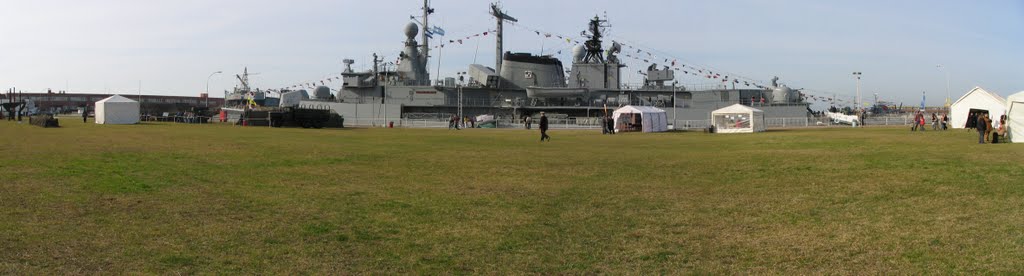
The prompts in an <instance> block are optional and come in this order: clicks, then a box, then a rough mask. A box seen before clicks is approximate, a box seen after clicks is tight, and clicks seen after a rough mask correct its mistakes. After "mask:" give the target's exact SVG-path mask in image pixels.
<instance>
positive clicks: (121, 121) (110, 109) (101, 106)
mask: <svg viewBox="0 0 1024 276" xmlns="http://www.w3.org/2000/svg"><path fill="white" fill-rule="evenodd" d="M138 122H139V102H136V101H134V100H132V99H129V98H125V97H122V96H121V95H113V96H110V97H108V98H106V99H102V100H99V101H97V102H96V123H97V124H115V125H127V124H135V123H138Z"/></svg>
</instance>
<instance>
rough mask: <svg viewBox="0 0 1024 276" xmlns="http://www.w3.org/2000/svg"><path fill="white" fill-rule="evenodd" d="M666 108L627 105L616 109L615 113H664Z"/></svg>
mask: <svg viewBox="0 0 1024 276" xmlns="http://www.w3.org/2000/svg"><path fill="white" fill-rule="evenodd" d="M664 112H665V110H661V109H660V108H657V107H653V106H636V105H627V106H623V107H620V108H619V109H616V110H615V113H664Z"/></svg>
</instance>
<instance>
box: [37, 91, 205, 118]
mask: <svg viewBox="0 0 1024 276" xmlns="http://www.w3.org/2000/svg"><path fill="white" fill-rule="evenodd" d="M113 95H114V94H80V93H22V94H20V95H19V97H22V98H23V99H25V100H26V101H28V102H30V103H31V104H30V106H32V107H34V109H35V110H33V111H32V112H33V113H71V112H76V111H78V110H79V109H81V108H82V107H85V106H88V107H89V108H90V109H93V108H94V105H95V103H96V101H99V100H102V99H105V98H107V97H110V96H113ZM120 95H121V96H124V97H126V98H129V99H133V100H137V101H139V100H140V98H141V101H140V103H141V109H142V114H161V113H163V112H168V113H174V112H185V111H190V110H192V108H193V107H199V108H203V107H209V109H210V110H215V109H217V108H220V107H221V106H223V105H224V99H223V98H209V97H204V96H198V97H190V96H166V95H141V96H139V95H138V94H135V95H132V94H120Z"/></svg>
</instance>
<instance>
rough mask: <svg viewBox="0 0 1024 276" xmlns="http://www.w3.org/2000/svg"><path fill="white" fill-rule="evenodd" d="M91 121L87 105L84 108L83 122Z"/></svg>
mask: <svg viewBox="0 0 1024 276" xmlns="http://www.w3.org/2000/svg"><path fill="white" fill-rule="evenodd" d="M88 121H89V107H88V106H86V107H85V108H83V109H82V123H83V124H84V123H88Z"/></svg>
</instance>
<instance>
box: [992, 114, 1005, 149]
mask: <svg viewBox="0 0 1024 276" xmlns="http://www.w3.org/2000/svg"><path fill="white" fill-rule="evenodd" d="M996 124H998V125H997V126H996V135H995V136H992V143H993V144H998V143H999V137H1000V136H1003V135H1006V115H1002V116H999V121H998V122H996Z"/></svg>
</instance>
